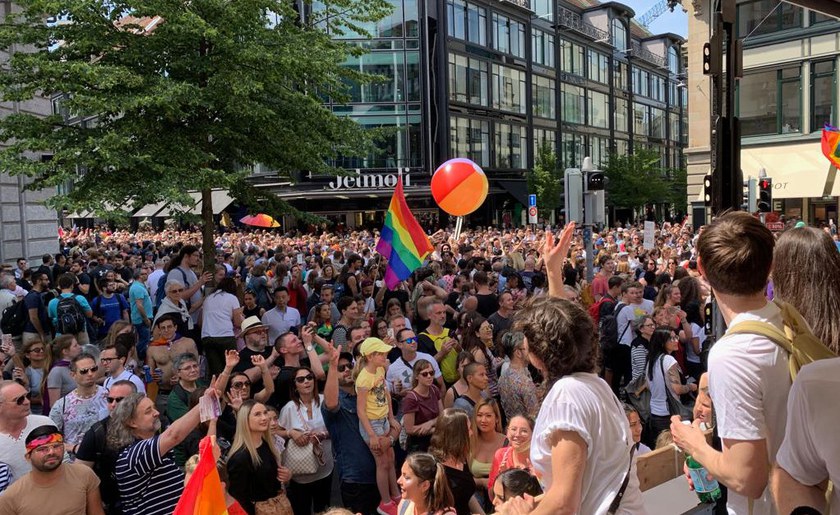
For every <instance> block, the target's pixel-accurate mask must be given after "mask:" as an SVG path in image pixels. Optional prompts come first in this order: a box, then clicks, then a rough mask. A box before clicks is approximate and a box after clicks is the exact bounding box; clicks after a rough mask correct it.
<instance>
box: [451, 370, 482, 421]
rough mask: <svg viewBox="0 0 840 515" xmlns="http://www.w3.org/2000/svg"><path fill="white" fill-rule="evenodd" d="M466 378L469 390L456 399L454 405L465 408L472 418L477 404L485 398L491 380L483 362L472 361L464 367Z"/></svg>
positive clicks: (454, 406)
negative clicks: (485, 391)
mask: <svg viewBox="0 0 840 515" xmlns="http://www.w3.org/2000/svg"><path fill="white" fill-rule="evenodd" d="M464 379H465V380H466V381H467V391H466V393H464V395H462V396H460V397H458V398H457V399H455V403H454V404H453V405H452V407H453V408H459V409H462V410H464V411H465V412H467V415H469V417H470V418H472V417H473V413H475V406H476V404H478V403H479V402H481V400H482V399H484V398H485V394H484V390H486V389H487V385H488V384H489V382H490V381H489V379H488V378H487V368H486V367H485V366H484V365H483V364H481V363H470V364H469V365H467V366H465V367H464Z"/></svg>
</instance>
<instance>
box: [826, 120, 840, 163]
mask: <svg viewBox="0 0 840 515" xmlns="http://www.w3.org/2000/svg"><path fill="white" fill-rule="evenodd" d="M838 146H840V130H838V129H837V128H836V127H832V126H831V125H829V124H825V127H824V128H823V131H822V152H823V155H824V156H825V157H827V158H828V160H829V161H831V164H833V165H834V166H836V167H837V168H838V169H840V148H838Z"/></svg>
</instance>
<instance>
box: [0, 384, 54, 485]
mask: <svg viewBox="0 0 840 515" xmlns="http://www.w3.org/2000/svg"><path fill="white" fill-rule="evenodd" d="M29 397H30V395H29V391H28V390H27V389H26V388H24V387H23V386H21V385H20V384H19V383H17V382H15V381H0V463H5V464H7V465H8V466H9V468H10V473H11V481H12V482H15V481H17V480H18V479H20V478H21V477H23V476H24V474H26V473H27V472H29V471H30V470H31V468H32V466H31V465H30V464H29V461H27V460H26V458H25V457H24V455H25V454H26V448H25V447H24V442H25V440H26V437H27V436H29V434H30V433H31V432H32V431H34V430H35V429H37V428H39V427H41V426H45V425H47V426H55V423H53V421H52V420H50V419H49V417H45V416H43V415H32V414H31V413H30V410H29Z"/></svg>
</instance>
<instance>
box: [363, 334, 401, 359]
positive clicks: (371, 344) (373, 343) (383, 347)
mask: <svg viewBox="0 0 840 515" xmlns="http://www.w3.org/2000/svg"><path fill="white" fill-rule="evenodd" d="M391 349H393V347H391V346H390V345H388V344H387V343H385V342H383V341H382V340H380V339H379V338H366V339H365V341H363V342H362V345H361V347H359V353H360V354H361V355H362V356H369V355H370V354H372V353H374V352H384V353H385V354H387V353H389V352H391Z"/></svg>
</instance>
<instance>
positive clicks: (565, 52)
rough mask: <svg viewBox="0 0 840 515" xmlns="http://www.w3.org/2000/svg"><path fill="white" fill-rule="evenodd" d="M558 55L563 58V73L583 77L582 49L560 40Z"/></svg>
mask: <svg viewBox="0 0 840 515" xmlns="http://www.w3.org/2000/svg"><path fill="white" fill-rule="evenodd" d="M560 54H561V55H562V58H563V71H564V72H568V73H573V74H575V75H580V76H581V77H583V73H584V70H583V55H584V54H583V47H582V46H581V45H577V44H575V43H572V42H571V41H567V40H565V39H561V40H560Z"/></svg>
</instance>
